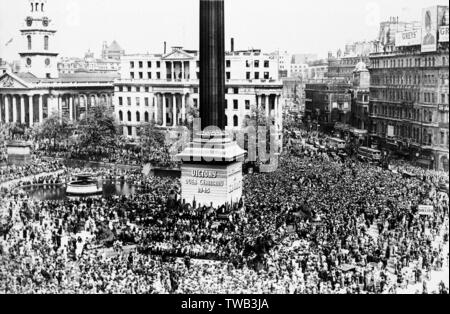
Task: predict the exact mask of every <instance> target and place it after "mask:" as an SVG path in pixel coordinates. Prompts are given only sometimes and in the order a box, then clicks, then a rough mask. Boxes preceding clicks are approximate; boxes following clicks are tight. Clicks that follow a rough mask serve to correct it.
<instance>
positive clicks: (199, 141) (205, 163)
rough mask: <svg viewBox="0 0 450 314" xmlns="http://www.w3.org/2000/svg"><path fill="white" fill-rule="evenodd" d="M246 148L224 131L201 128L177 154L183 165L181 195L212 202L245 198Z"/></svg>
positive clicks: (190, 201) (201, 202) (200, 202)
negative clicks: (191, 140) (243, 184)
mask: <svg viewBox="0 0 450 314" xmlns="http://www.w3.org/2000/svg"><path fill="white" fill-rule="evenodd" d="M244 155H245V151H244V150H242V149H241V148H240V147H239V146H238V145H237V143H236V142H234V141H233V140H232V139H231V137H229V136H228V135H226V134H225V133H223V132H220V133H207V132H202V133H199V134H197V135H196V137H195V139H194V141H193V142H192V143H190V144H189V145H188V147H187V148H186V149H185V150H184V151H183V152H181V153H180V154H179V155H177V159H178V160H180V161H182V162H183V165H182V166H181V191H182V195H181V198H182V200H184V201H185V202H186V203H187V204H191V205H193V204H194V202H195V203H196V205H197V206H200V205H201V206H203V205H205V206H211V205H212V206H213V207H215V208H218V207H220V206H222V205H226V204H232V203H238V202H239V201H240V200H241V198H242V163H243V161H244Z"/></svg>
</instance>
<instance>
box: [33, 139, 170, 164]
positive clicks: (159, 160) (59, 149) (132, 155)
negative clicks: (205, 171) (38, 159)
mask: <svg viewBox="0 0 450 314" xmlns="http://www.w3.org/2000/svg"><path fill="white" fill-rule="evenodd" d="M168 152H169V147H167V146H163V147H153V148H152V149H150V150H148V151H147V152H145V153H144V152H143V151H142V148H141V146H140V145H139V144H137V143H134V142H128V141H120V142H117V143H116V145H115V147H113V148H105V147H82V146H80V145H75V144H68V143H61V144H52V143H45V142H42V143H39V145H38V149H37V150H36V154H37V155H38V156H42V157H53V158H65V159H74V160H84V161H95V162H102V163H112V164H121V165H131V166H140V165H142V164H146V163H151V164H152V165H153V166H155V167H165V168H175V167H178V166H179V164H178V163H177V162H176V161H174V160H173V158H172V157H171V155H170V154H169V153H168Z"/></svg>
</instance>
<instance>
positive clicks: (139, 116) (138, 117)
mask: <svg viewBox="0 0 450 314" xmlns="http://www.w3.org/2000/svg"><path fill="white" fill-rule="evenodd" d="M136 122H141V114H140V112H139V111H138V112H136Z"/></svg>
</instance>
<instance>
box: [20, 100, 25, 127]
mask: <svg viewBox="0 0 450 314" xmlns="http://www.w3.org/2000/svg"><path fill="white" fill-rule="evenodd" d="M20 123H22V124H25V96H20Z"/></svg>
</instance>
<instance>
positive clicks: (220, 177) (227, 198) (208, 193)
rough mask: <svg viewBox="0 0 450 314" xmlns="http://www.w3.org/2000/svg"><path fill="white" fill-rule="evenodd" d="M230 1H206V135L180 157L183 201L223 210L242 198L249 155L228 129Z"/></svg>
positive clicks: (203, 34) (203, 58)
mask: <svg viewBox="0 0 450 314" xmlns="http://www.w3.org/2000/svg"><path fill="white" fill-rule="evenodd" d="M224 32H225V19H224V0H200V119H201V129H202V131H201V132H197V133H196V134H194V140H193V142H192V143H189V145H188V146H187V148H186V149H185V150H184V151H183V152H181V153H180V154H179V155H178V156H177V157H178V158H179V159H181V160H182V161H183V165H182V167H181V170H182V172H181V189H182V196H181V197H182V199H184V200H185V201H186V203H190V204H192V203H193V202H194V200H195V202H196V203H197V204H200V205H206V206H210V205H212V206H214V207H219V206H222V205H225V204H226V203H230V204H231V203H232V202H239V200H240V199H241V197H242V162H243V159H244V155H245V151H244V150H242V149H241V148H240V147H239V146H238V145H237V143H236V142H235V141H233V140H232V138H231V137H230V136H228V135H227V134H226V133H225V132H224V128H225V35H224Z"/></svg>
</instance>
